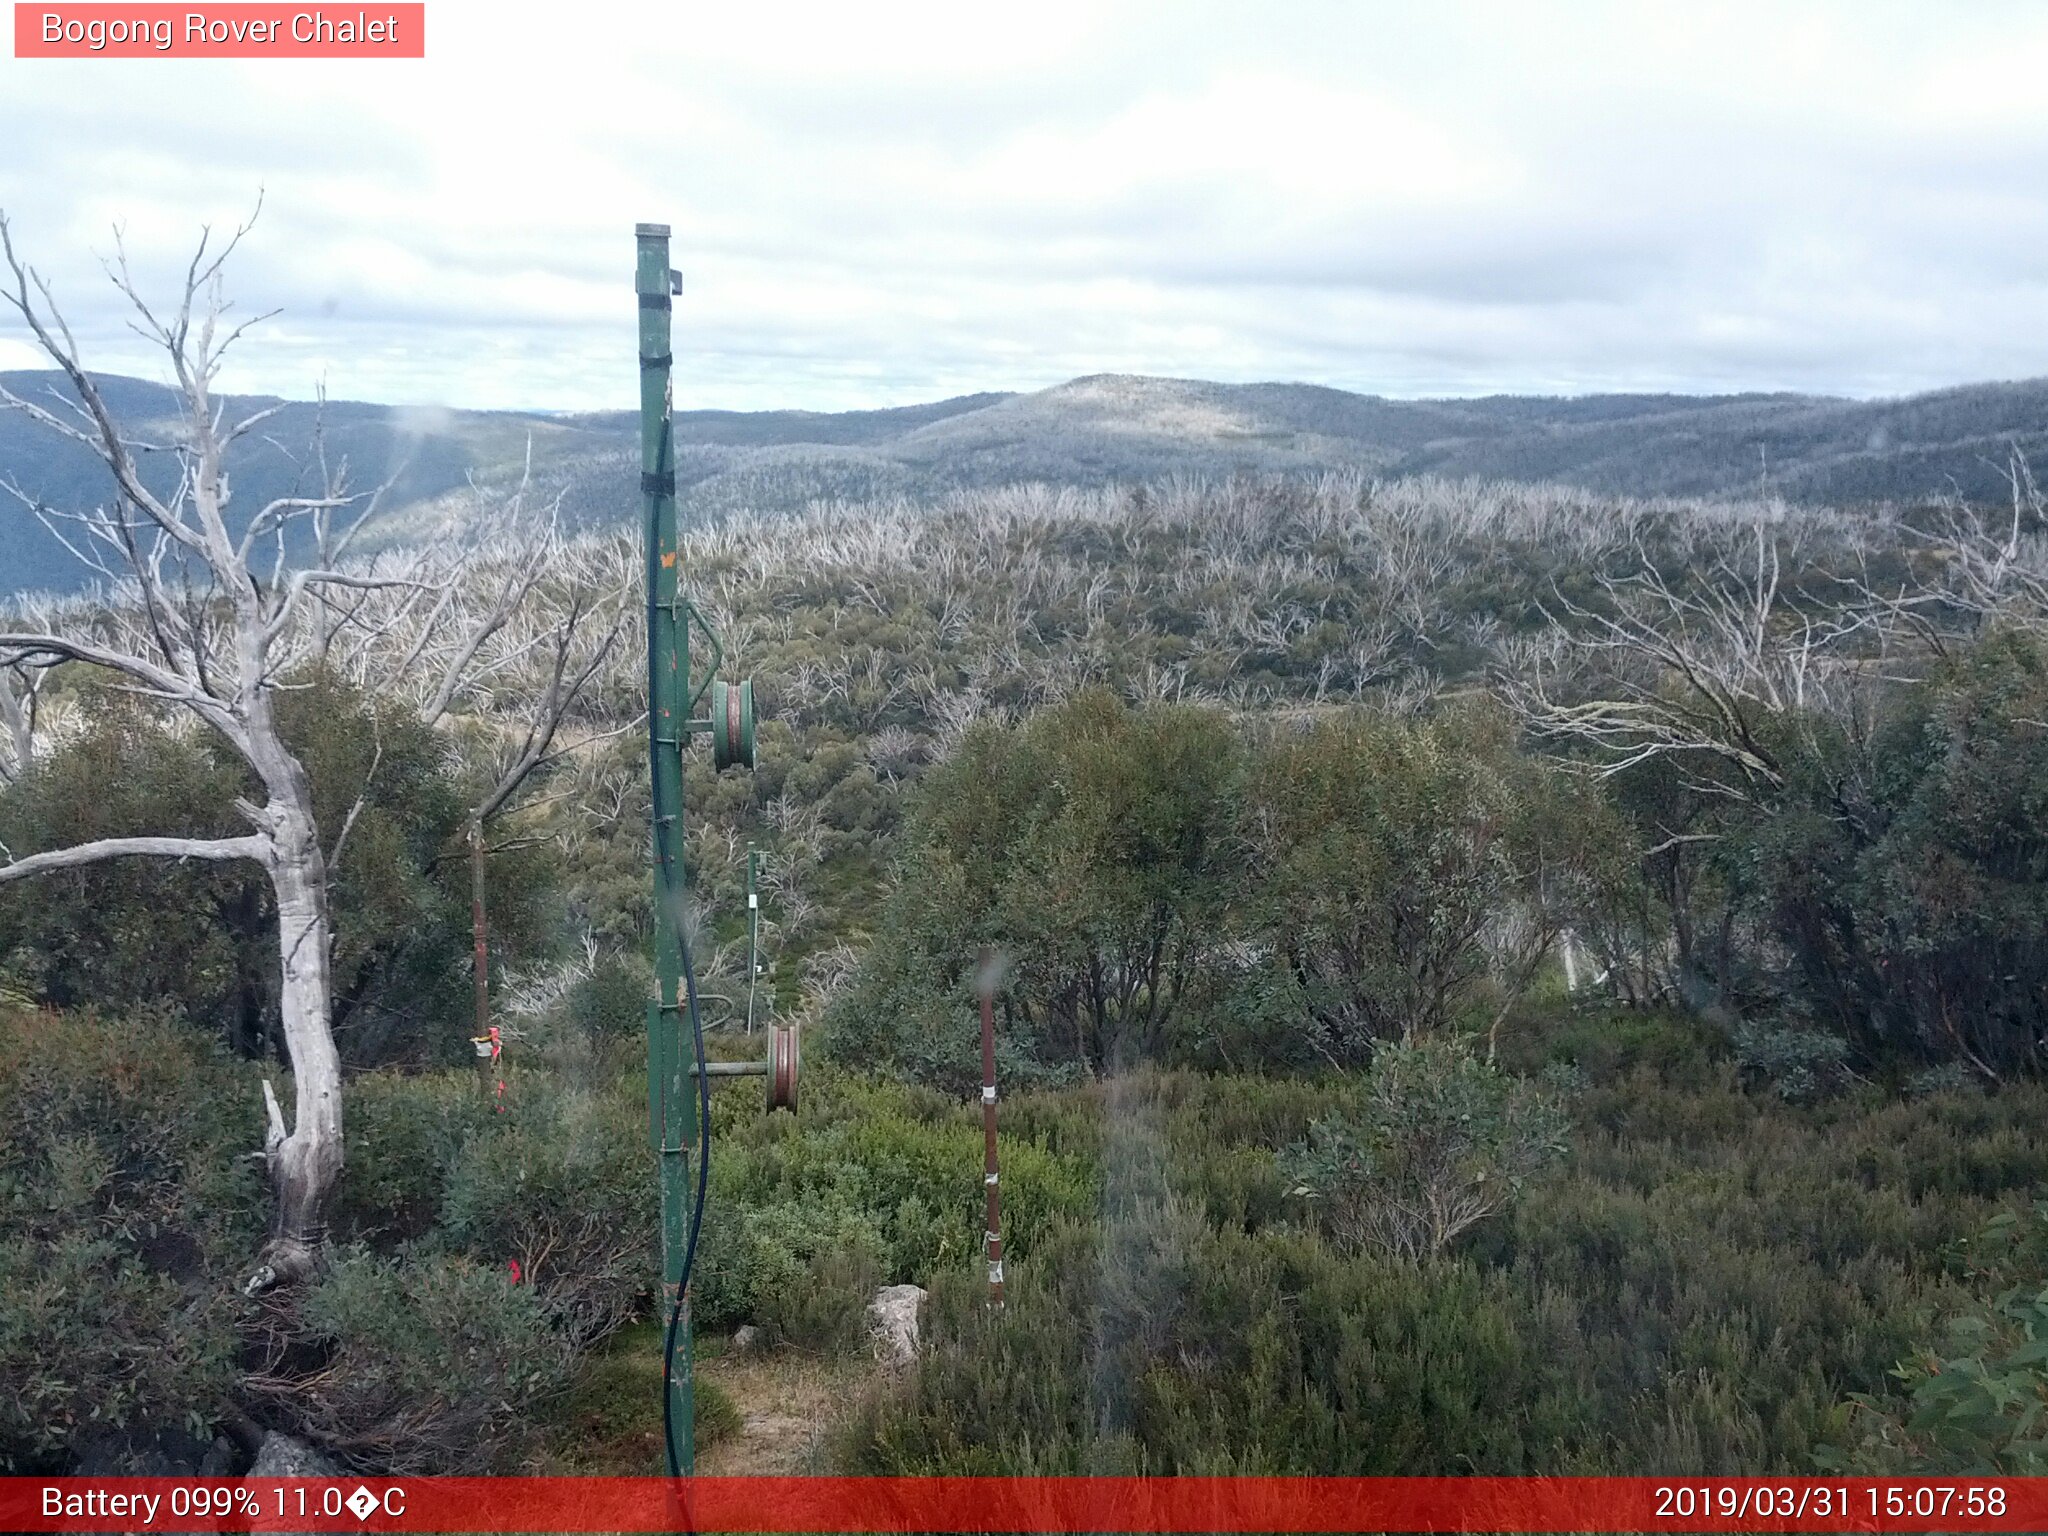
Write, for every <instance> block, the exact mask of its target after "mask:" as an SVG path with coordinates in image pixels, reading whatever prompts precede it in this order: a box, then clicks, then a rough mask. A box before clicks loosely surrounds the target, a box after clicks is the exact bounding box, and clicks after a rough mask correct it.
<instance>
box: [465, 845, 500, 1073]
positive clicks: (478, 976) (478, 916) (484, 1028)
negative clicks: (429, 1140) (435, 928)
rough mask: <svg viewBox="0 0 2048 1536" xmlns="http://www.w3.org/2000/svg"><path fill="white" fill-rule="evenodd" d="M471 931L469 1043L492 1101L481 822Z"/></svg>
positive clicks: (472, 857) (473, 861)
mask: <svg viewBox="0 0 2048 1536" xmlns="http://www.w3.org/2000/svg"><path fill="white" fill-rule="evenodd" d="M469 928H470V936H471V939H472V941H473V942H474V945H475V958H474V960H473V962H472V963H473V967H474V970H475V992H476V1033H475V1034H474V1035H473V1036H471V1037H470V1043H471V1045H472V1046H474V1047H475V1049H476V1052H477V1072H478V1076H479V1080H480V1081H481V1082H482V1083H483V1089H484V1097H485V1098H490V1097H492V1086H493V1084H494V1083H495V1082H496V1080H497V1076H498V1069H499V1062H498V1060H497V1057H496V1053H495V1052H493V1051H490V1050H487V1049H486V1047H487V1046H489V1045H494V1044H495V1043H496V1042H494V1041H493V1040H492V1039H491V973H490V931H489V929H488V927H487V926H486V923H485V918H484V825H483V823H482V822H481V821H472V822H471V823H470V824H469Z"/></svg>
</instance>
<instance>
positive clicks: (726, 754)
mask: <svg viewBox="0 0 2048 1536" xmlns="http://www.w3.org/2000/svg"><path fill="white" fill-rule="evenodd" d="M711 763H712V766H713V767H715V768H717V769H719V770H720V771H721V772H722V771H724V770H725V769H727V768H751V767H753V766H754V681H753V679H752V678H748V679H747V680H746V681H744V682H738V683H728V682H723V681H720V682H715V683H713V684H712V685H711Z"/></svg>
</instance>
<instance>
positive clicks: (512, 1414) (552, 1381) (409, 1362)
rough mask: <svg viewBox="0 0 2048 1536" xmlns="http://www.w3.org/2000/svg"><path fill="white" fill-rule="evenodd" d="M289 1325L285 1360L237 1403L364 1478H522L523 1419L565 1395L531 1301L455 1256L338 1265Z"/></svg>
mask: <svg viewBox="0 0 2048 1536" xmlns="http://www.w3.org/2000/svg"><path fill="white" fill-rule="evenodd" d="M289 1322H290V1329H291V1332H290V1334H289V1339H290V1344H291V1347H290V1349H289V1350H288V1351H286V1352H284V1353H283V1354H282V1355H281V1356H280V1357H279V1358H278V1359H276V1360H275V1361H274V1362H273V1363H272V1364H271V1365H270V1366H269V1367H267V1368H266V1369H264V1370H263V1371H260V1372H258V1373H257V1374H256V1375H255V1376H253V1377H251V1378H250V1380H249V1382H248V1390H249V1391H250V1392H251V1393H252V1394H253V1395H255V1396H257V1397H258V1398H259V1399H261V1400H262V1401H264V1402H265V1403H266V1404H267V1405H268V1407H269V1410H270V1411H271V1412H272V1413H274V1414H276V1415H277V1416H278V1417H280V1418H282V1419H284V1420H285V1421H286V1422H288V1423H289V1424H291V1425H292V1426H293V1427H294V1428H295V1429H297V1430H298V1431H299V1432H300V1433H302V1434H305V1435H307V1436H309V1437H311V1438H312V1439H314V1440H315V1441H317V1442H318V1443H320V1444H321V1445H323V1446H325V1447H327V1448H328V1449H330V1450H331V1451H333V1452H335V1453H336V1454H337V1455H339V1456H341V1457H342V1458H344V1459H345V1460H346V1461H348V1462H349V1463H350V1464H351V1465H354V1466H358V1467H361V1468H364V1469H374V1470H377V1471H384V1472H394V1473H431V1474H442V1475H471V1476H473V1475H479V1474H484V1473H510V1472H517V1471H521V1470H524V1469H526V1468H527V1467H528V1464H529V1459H530V1458H531V1457H532V1455H533V1454H534V1452H535V1450H536V1447H537V1446H538V1444H539V1434H540V1420H539V1417H538V1415H537V1410H538V1409H539V1408H540V1407H541V1405H542V1404H544V1403H545V1402H547V1401H548V1400H549V1399H551V1398H553V1397H554V1396H556V1395H558V1394H559V1393H561V1392H562V1391H564V1390H565V1389H566V1387H567V1385H568V1382H569V1366H570V1360H571V1356H572V1349H571V1345H570V1342H569V1340H568V1339H567V1337H565V1335H564V1334H563V1333H562V1331H561V1330H560V1329H558V1328H557V1327H555V1326H554V1324H553V1322H552V1320H551V1319H550V1317H549V1315H548V1309H547V1308H546V1306H545V1305H544V1304H543V1302H542V1299H541V1297H540V1294H539V1293H538V1292H536V1291H535V1290H534V1289H533V1288H532V1287H529V1286H524V1285H514V1284H512V1282H511V1277H510V1275H509V1274H508V1273H507V1271H506V1270H505V1269H504V1268H503V1267H502V1266H486V1265H482V1264H478V1263H475V1262H474V1261H472V1260H470V1259H468V1258H466V1257H464V1256H461V1255H447V1254H434V1253H428V1252H412V1253H406V1254H401V1255H398V1256H396V1257H393V1258H380V1257H377V1256H375V1255H373V1254H370V1253H367V1252H364V1251H363V1250H361V1249H357V1250H354V1251H352V1252H344V1253H341V1254H339V1255H337V1256H336V1258H335V1261H334V1263H333V1264H332V1265H331V1266H330V1267H329V1269H328V1270H327V1272H326V1273H325V1274H324V1275H323V1276H322V1277H321V1278H320V1279H319V1280H318V1281H317V1282H316V1283H315V1284H314V1285H312V1286H311V1287H310V1288H309V1289H308V1290H307V1291H306V1292H305V1294H304V1295H303V1297H301V1298H298V1299H297V1300H296V1312H295V1314H294V1315H293V1316H292V1317H291V1318H290V1320H289Z"/></svg>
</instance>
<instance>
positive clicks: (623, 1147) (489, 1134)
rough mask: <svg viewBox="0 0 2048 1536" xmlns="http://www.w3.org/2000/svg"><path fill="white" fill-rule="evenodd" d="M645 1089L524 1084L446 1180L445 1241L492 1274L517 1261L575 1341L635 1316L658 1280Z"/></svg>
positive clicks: (531, 1080) (528, 1080) (467, 1146)
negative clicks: (503, 1112) (595, 1088)
mask: <svg viewBox="0 0 2048 1536" xmlns="http://www.w3.org/2000/svg"><path fill="white" fill-rule="evenodd" d="M644 1092H645V1089H644V1088H643V1087H641V1086H640V1085H639V1084H637V1083H634V1082H631V1081H626V1082H622V1083H617V1084H614V1085H612V1086H610V1087H608V1088H606V1089H604V1090H603V1091H593V1090H586V1089H581V1088H565V1087H560V1086H557V1085H555V1084H553V1083H551V1082H549V1081H548V1080H547V1079H545V1078H542V1077H539V1076H537V1075H530V1076H527V1077H525V1078H523V1079H522V1080H521V1082H520V1085H519V1091H518V1093H517V1095H516V1096H515V1098H514V1100H513V1102H512V1106H511V1108H510V1109H509V1110H508V1111H507V1112H506V1113H505V1114H504V1115H502V1116H497V1115H494V1116H492V1117H491V1118H490V1120H489V1121H488V1122H486V1124H485V1126H484V1128H483V1129H481V1130H480V1131H478V1132H476V1133H475V1134H472V1135H471V1136H470V1138H469V1139H468V1140H467V1141H466V1142H465V1143H464V1144H463V1146H462V1148H461V1151H460V1154H459V1156H458V1157H457V1158H456V1161H455V1163H454V1166H453V1168H452V1169H451V1171H450V1174H449V1177H448V1181H447V1187H446V1194H445V1196H444V1198H443V1201H442V1206H441V1219H440V1228H439V1232H438V1234H437V1235H438V1238H439V1240H440V1241H442V1242H444V1243H446V1244H449V1245H452V1246H455V1247H458V1248H460V1249H461V1250H462V1251H463V1252H465V1253H467V1254H469V1255H470V1256H471V1257H473V1258H474V1259H475V1260H476V1261H477V1262H478V1263H479V1264H482V1265H485V1266H487V1267H493V1266H494V1267H497V1268H500V1269H503V1268H506V1267H507V1266H508V1265H509V1263H510V1262H511V1261H513V1260H517V1261H518V1263H519V1267H520V1271H521V1274H522V1277H523V1279H524V1281H525V1286H526V1289H527V1290H529V1291H530V1292H531V1293H532V1294H533V1295H534V1296H536V1297H537V1298H538V1300H539V1303H540V1305H541V1307H542V1309H543V1310H544V1311H545V1313H546V1315H547V1316H548V1317H549V1318H550V1319H551V1320H552V1321H553V1322H554V1323H555V1324H556V1326H558V1327H560V1328H561V1329H562V1330H564V1332H565V1333H566V1334H567V1335H568V1336H569V1338H570V1339H571V1340H573V1341H575V1342H577V1343H579V1344H581V1343H588V1342H590V1341H593V1340H596V1339H599V1338H602V1337H604V1336H605V1335H606V1334H608V1333H610V1332H611V1331H612V1330H613V1329H615V1328H617V1327H618V1326H619V1325H620V1324H621V1323H623V1322H625V1321H626V1320H627V1319H628V1318H630V1317H632V1316H633V1315H634V1313H635V1312H636V1311H638V1310H639V1309H640V1307H641V1306H642V1305H643V1304H644V1302H645V1299H646V1297H647V1294H648V1290H649V1287H650V1284H651V1282H652V1279H653V1277H654V1275H655V1274H656V1258H655V1251H654V1219H653V1211H652V1189H653V1181H652V1179H651V1178H650V1177H649V1174H650V1171H651V1163H652V1158H651V1157H650V1155H649V1153H648V1149H647V1142H646V1133H647V1130H646V1128H647V1120H646V1104H645V1100H644V1098H642V1097H641V1095H642V1094H644Z"/></svg>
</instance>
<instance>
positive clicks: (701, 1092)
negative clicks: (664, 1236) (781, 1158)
mask: <svg viewBox="0 0 2048 1536" xmlns="http://www.w3.org/2000/svg"><path fill="white" fill-rule="evenodd" d="M676 946H677V948H678V949H680V950H681V952H682V956H683V990H684V993H685V995H686V996H687V997H688V998H689V1002H690V1033H691V1036H692V1037H693V1038H694V1039H695V1041H696V1049H697V1201H696V1204H695V1206H694V1207H693V1208H692V1209H691V1211H690V1237H689V1241H688V1242H686V1243H685V1244H684V1245H683V1270H682V1277H681V1278H680V1279H679V1280H677V1281H676V1299H675V1302H674V1304H673V1305H672V1306H671V1307H670V1308H669V1313H668V1336H667V1338H666V1339H665V1340H664V1342H663V1344H662V1348H661V1438H662V1443H663V1444H664V1445H665V1446H666V1447H667V1448H668V1475H669V1476H670V1477H681V1476H682V1475H683V1464H682V1458H681V1457H679V1456H678V1455H677V1454H676V1428H675V1397H674V1393H673V1389H672V1386H671V1383H672V1382H673V1381H674V1379H675V1364H676V1328H677V1326H678V1325H679V1324H680V1323H681V1321H682V1317H683V1297H684V1296H685V1295H687V1294H688V1293H689V1289H690V1271H691V1270H692V1269H694V1268H695V1267H696V1264H697V1233H698V1231H699V1229H700V1228H701V1227H702V1226H703V1223H704V1195H705V1191H706V1189H707V1187H708V1186H709V1184H710V1180H711V1074H710V1073H709V1072H708V1071H706V1070H705V1067H706V1063H705V1060H704V1016H703V1014H702V1013H701V1012H700V1011H699V1010H698V1007H697V968H696V966H695V965H694V964H693V963H692V961H691V959H690V941H689V938H688V936H687V935H686V934H685V933H684V932H683V924H682V921H681V918H680V916H678V919H677V922H676ZM691 1470H692V1471H693V1472H694V1471H695V1470H696V1469H695V1465H694V1459H693V1465H692V1467H691Z"/></svg>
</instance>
